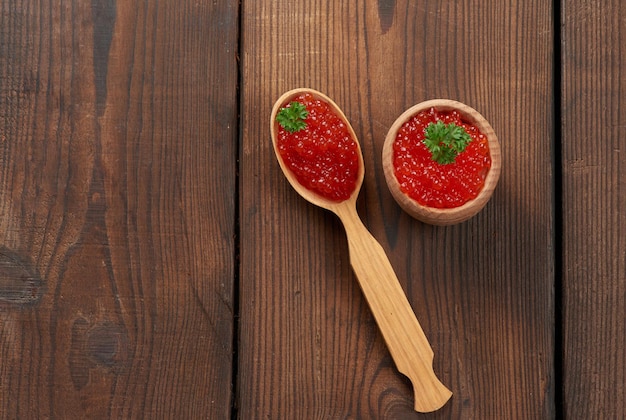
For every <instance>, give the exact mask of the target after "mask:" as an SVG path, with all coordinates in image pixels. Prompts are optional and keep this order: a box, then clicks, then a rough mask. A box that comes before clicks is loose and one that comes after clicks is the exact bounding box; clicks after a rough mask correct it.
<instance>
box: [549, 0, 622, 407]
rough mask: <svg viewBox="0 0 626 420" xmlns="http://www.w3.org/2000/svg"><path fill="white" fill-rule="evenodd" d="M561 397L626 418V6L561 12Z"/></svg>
mask: <svg viewBox="0 0 626 420" xmlns="http://www.w3.org/2000/svg"><path fill="white" fill-rule="evenodd" d="M562 23H563V32H562V35H563V39H562V57H563V65H562V69H563V71H562V106H561V110H562V113H563V118H562V136H561V138H562V141H561V144H562V161H561V165H562V171H563V187H562V189H563V208H562V214H563V237H562V245H563V284H562V290H563V356H564V357H563V381H562V384H563V385H562V386H563V389H562V392H563V400H564V405H565V409H566V411H567V413H569V414H571V415H572V417H577V418H600V417H601V418H623V417H624V416H626V393H625V391H624V384H625V383H626V350H624V349H625V348H626V213H625V212H624V209H625V208H626V173H625V169H626V108H625V102H624V98H625V97H626V70H625V68H626V48H625V47H624V46H625V45H626V5H625V4H624V3H623V2H619V1H612V2H607V3H602V7H598V4H596V3H595V2H589V1H580V2H571V4H568V6H567V7H566V8H565V9H564V10H563V14H562Z"/></svg>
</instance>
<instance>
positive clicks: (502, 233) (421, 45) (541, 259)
mask: <svg viewBox="0 0 626 420" xmlns="http://www.w3.org/2000/svg"><path fill="white" fill-rule="evenodd" d="M240 3H241V4H240ZM625 16H626V6H625V3H623V2H620V1H617V0H612V1H607V2H600V1H584V0H577V1H575V0H570V1H568V0H563V1H555V2H552V1H548V0H538V1H533V2H524V1H521V0H517V1H508V2H503V1H499V0H456V1H427V0H426V1H413V0H378V1H374V0H365V1H331V0H317V1H313V2H305V1H285V0H279V1H270V0H254V1H252V0H244V1H241V2H238V1H237V0H214V1H209V0H199V1H195V0H194V1H187V0H175V1H174V0H161V1H142V2H132V1H122V0H120V1H115V0H91V1H90V2H88V1H76V0H74V1H69V0H68V1H59V0H55V1H50V2H44V1H30V0H2V1H0V418H3V419H27V418H28V419H42V418H55V419H67V418H151V419H152V418H173V419H188V418H210V419H226V418H241V419H257V418H258V419H261V418H271V419H308V418H311V419H313V418H315V419H325V418H361V419H374V418H388V419H404V418H427V417H431V418H452V419H456V418H476V419H513V418H515V419H538V418H554V417H561V416H563V417H565V418H573V419H578V418H580V419H587V418H606V419H609V418H616V419H617V418H623V417H624V416H626V403H625V401H626V398H625V397H626V396H625V391H624V383H625V382H626V351H625V350H624V348H625V346H626V322H625V318H626V303H625V301H626V274H625V273H626V251H625V250H626V211H624V209H625V208H626V173H625V172H626V100H624V98H625V97H626V47H624V45H626V18H625ZM301 86H306V87H312V88H315V89H318V90H320V91H323V92H324V93H326V94H327V95H329V96H330V97H331V98H333V99H334V100H335V101H336V102H337V103H338V104H339V105H340V106H341V107H342V109H343V110H344V112H345V113H346V115H347V116H348V118H349V119H350V121H351V122H352V124H353V126H354V128H355V131H356V133H357V135H358V136H359V139H360V141H361V144H362V149H363V154H364V158H365V164H366V177H365V182H364V186H363V190H362V192H361V196H360V199H359V203H358V208H359V213H360V215H361V216H362V218H363V220H364V222H365V224H366V225H367V226H368V228H369V229H370V230H371V232H372V233H373V234H374V236H375V237H376V238H377V239H378V240H379V241H380V242H381V244H382V245H383V247H384V249H385V251H386V252H387V254H388V255H389V258H390V260H391V262H392V264H393V266H394V267H395V269H396V272H397V275H398V277H399V280H400V282H401V284H402V287H403V288H404V290H405V291H406V293H407V296H408V297H409V300H410V302H411V304H412V305H413V307H414V309H415V312H416V314H417V317H418V319H419V320H420V322H421V324H422V326H423V328H424V330H425V332H426V335H427V337H428V338H429V340H430V342H431V344H432V347H433V349H434V352H435V360H434V369H435V372H437V374H438V375H439V376H440V377H441V379H442V381H443V382H444V383H445V384H446V385H447V386H448V387H449V388H450V389H451V390H452V391H453V392H454V396H453V398H452V400H451V401H450V402H448V404H447V405H446V406H444V407H443V408H442V409H441V410H440V411H438V412H436V413H433V414H427V415H422V414H417V413H415V412H413V411H412V407H413V397H412V388H411V386H410V383H409V382H408V380H407V379H406V378H404V377H403V376H402V375H401V374H399V373H398V372H397V370H396V369H395V366H394V364H393V361H392V359H391V357H390V355H389V353H388V350H387V348H386V346H385V344H384V342H383V340H382V337H381V335H380V333H379V331H378V329H377V327H376V324H375V322H374V320H373V317H372V315H371V313H370V311H369V308H368V306H367V304H366V302H365V300H364V298H363V296H362V294H361V291H360V289H359V286H358V284H357V282H356V279H355V277H354V275H353V273H352V270H351V268H350V265H349V260H348V255H347V242H346V239H345V235H344V231H343V228H342V226H341V225H340V223H339V221H338V220H337V219H336V218H335V217H334V216H333V215H332V214H331V213H329V212H326V211H324V210H320V209H319V208H316V207H314V206H312V205H311V204H309V203H307V202H305V201H304V200H303V199H301V198H300V197H299V196H298V195H297V194H296V193H295V191H294V190H293V189H292V188H291V187H290V186H289V185H288V183H287V182H286V180H285V178H284V177H283V175H282V173H281V171H280V169H279V166H278V164H277V162H276V159H275V157H274V155H273V152H272V149H271V144H270V138H269V114H270V110H271V107H272V104H273V102H274V101H275V100H276V99H277V98H278V96H280V94H282V93H283V92H285V91H287V90H289V89H292V88H295V87H301ZM438 97H443V98H451V99H456V100H459V101H462V102H465V103H467V104H468V105H470V106H472V107H474V108H476V109H477V110H479V111H480V112H481V113H482V114H483V115H485V116H486V117H487V119H488V120H489V121H490V122H491V124H492V125H493V126H494V128H495V130H496V132H497V134H498V136H499V139H500V141H501V145H502V153H503V172H502V176H501V178H500V183H499V185H498V188H497V189H496V192H495V194H494V196H493V198H492V200H491V201H490V202H489V204H488V205H487V207H486V208H485V209H484V210H483V211H482V212H481V213H480V214H479V215H477V216H476V217H474V218H473V219H471V220H469V221H467V222H465V223H462V224H459V225H455V226H451V227H434V226H430V225H426V224H423V223H421V222H418V221H416V220H414V219H412V218H410V217H409V216H408V215H406V214H405V213H404V212H403V211H401V210H400V208H399V207H398V205H397V204H396V203H395V201H393V199H392V197H391V194H390V193H389V191H388V189H387V187H386V184H385V180H384V176H383V171H382V167H381V150H382V145H383V140H384V137H385V134H386V132H387V130H388V129H389V127H390V125H391V124H392V122H393V121H394V120H395V118H396V117H397V116H398V115H400V113H401V112H402V111H403V110H405V109H406V108H408V107H409V106H411V105H413V104H415V103H418V102H421V101H423V100H426V99H432V98H438Z"/></svg>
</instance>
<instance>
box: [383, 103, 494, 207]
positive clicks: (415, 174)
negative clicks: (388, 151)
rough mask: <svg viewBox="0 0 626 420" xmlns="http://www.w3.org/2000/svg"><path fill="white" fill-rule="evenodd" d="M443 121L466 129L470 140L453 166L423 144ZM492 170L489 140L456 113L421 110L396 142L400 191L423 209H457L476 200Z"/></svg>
mask: <svg viewBox="0 0 626 420" xmlns="http://www.w3.org/2000/svg"><path fill="white" fill-rule="evenodd" d="M440 120H441V121H443V122H444V123H445V124H450V123H454V124H456V125H457V126H460V127H463V128H464V129H465V131H467V133H468V134H469V135H470V137H471V141H470V143H469V144H468V145H467V147H466V148H465V150H463V151H462V152H461V153H459V154H458V155H457V156H456V159H455V162H454V163H449V164H441V163H438V162H436V161H435V160H433V159H432V154H431V152H430V150H428V148H427V147H426V145H425V144H424V131H425V129H426V127H427V126H428V125H429V124H430V123H435V122H437V121H440ZM490 167H491V156H490V154H489V143H488V140H487V137H486V136H485V135H484V134H483V133H481V132H480V131H479V129H478V128H476V127H475V126H474V125H472V124H471V123H469V122H468V121H466V120H464V119H463V118H462V116H461V114H459V113H458V112H457V111H437V110H436V109H435V108H430V109H427V110H425V111H422V112H420V113H418V114H417V115H415V116H414V117H412V118H411V119H409V120H408V121H407V122H405V123H404V124H403V125H402V127H400V129H399V130H398V134H397V136H396V139H395V142H394V143H393V169H394V174H395V176H396V179H397V180H398V183H399V186H400V189H401V190H402V192H403V193H405V194H407V195H408V196H409V197H411V198H412V199H414V200H415V201H417V202H418V203H419V204H421V205H423V206H428V207H434V208H442V209H443V208H454V207H459V206H462V205H463V204H465V203H467V202H468V201H470V200H472V199H474V198H476V196H477V195H478V194H479V193H480V191H481V190H482V188H483V186H484V184H485V178H486V177H487V173H488V172H489V168H490Z"/></svg>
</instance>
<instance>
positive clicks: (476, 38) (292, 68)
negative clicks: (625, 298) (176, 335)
mask: <svg viewBox="0 0 626 420" xmlns="http://www.w3.org/2000/svg"><path fill="white" fill-rule="evenodd" d="M242 6H243V8H242V36H243V38H242V51H241V56H242V86H241V92H242V96H241V101H242V102H241V103H242V106H241V109H242V116H243V117H244V118H242V149H241V163H240V164H241V169H240V171H241V172H240V174H241V220H240V227H241V243H242V248H241V269H240V273H241V274H240V275H241V284H240V299H241V315H240V345H239V368H238V371H239V377H238V399H237V404H238V413H239V415H240V416H241V417H242V418H410V417H414V416H415V417H418V416H419V414H417V413H415V412H414V411H413V398H412V394H411V386H410V383H409V382H408V380H407V379H406V378H404V377H403V376H402V375H401V374H399V373H398V371H397V370H396V368H395V366H394V365H393V361H392V359H391V357H390V355H389V353H388V351H387V349H386V347H385V345H384V342H383V340H382V337H381V335H380V334H379V332H378V330H377V327H376V325H375V323H374V320H373V318H372V316H371V314H370V312H369V310H368V307H367V305H366V303H365V301H364V298H363V296H362V294H361V292H360V290H359V287H358V285H357V282H356V279H355V278H354V275H353V273H352V271H351V269H350V266H349V260H348V248H347V243H346V240H345V237H344V232H343V229H342V228H341V225H340V224H339V222H338V220H337V219H336V218H335V217H334V216H333V215H332V214H331V213H330V212H325V211H323V210H320V209H318V208H316V207H314V206H312V205H310V204H309V203H307V202H306V201H304V200H303V199H302V198H301V197H299V196H298V195H297V193H296V192H295V191H293V189H291V187H290V186H289V184H288V182H287V181H286V180H285V179H284V177H283V175H282V173H281V171H280V168H279V166H278V163H277V162H276V159H275V157H274V156H273V152H272V146H271V141H270V137H269V126H268V124H267V116H268V115H269V114H270V112H271V107H272V104H273V102H274V101H275V100H276V99H277V98H278V97H279V96H280V95H281V94H282V93H283V92H285V91H287V90H290V89H292V88H296V87H311V88H314V89H317V90H320V91H322V92H324V93H326V94H327V95H328V96H330V97H331V98H332V99H333V100H334V101H335V102H337V104H338V105H339V106H340V107H341V108H342V109H343V111H344V112H345V114H346V115H347V117H348V118H349V120H350V121H351V123H352V125H353V127H354V129H355V131H356V134H357V136H358V137H359V139H360V141H361V146H362V149H363V154H364V158H365V165H366V174H365V181H364V186H363V187H364V188H363V190H362V193H361V197H360V199H359V212H360V215H361V217H362V218H363V219H364V221H365V224H366V225H367V226H368V228H369V229H370V230H371V231H372V233H373V234H374V236H375V237H376V238H377V239H378V240H379V241H380V242H381V243H382V245H383V247H384V248H385V251H386V253H387V255H389V257H390V260H391V263H392V265H393V267H394V269H395V270H396V272H397V274H398V277H399V279H400V281H401V283H402V286H403V288H404V290H405V291H406V292H407V294H408V296H409V300H410V301H411V304H412V305H413V307H414V308H415V310H416V314H417V317H418V319H419V320H420V323H421V324H422V326H423V327H424V330H425V333H426V336H427V337H428V339H429V340H430V342H431V344H432V346H433V349H434V352H435V355H436V356H435V361H434V368H435V372H439V373H440V377H441V379H442V382H444V383H445V384H446V385H448V386H449V387H450V388H451V390H452V391H453V392H454V396H453V399H452V400H451V401H450V402H449V403H448V404H447V405H446V406H444V408H443V409H441V410H440V411H438V412H437V413H435V414H432V415H431V416H432V417H433V418H550V417H552V416H554V415H555V407H554V395H555V388H554V387H555V383H554V381H555V378H554V371H553V351H554V348H553V339H554V335H553V333H554V328H553V325H554V324H553V322H554V312H553V311H554V302H553V298H554V296H553V286H554V282H553V275H554V254H553V249H554V239H553V227H554V226H553V220H552V213H553V202H552V189H551V184H552V172H551V165H552V161H551V143H552V141H553V140H554V139H553V138H552V136H553V134H552V132H553V124H552V111H551V109H552V108H551V107H552V104H553V101H552V96H551V95H552V70H553V68H552V58H553V57H552V54H553V49H552V36H553V28H552V21H551V16H552V2H549V1H535V2H533V3H532V5H529V4H527V3H524V4H521V3H520V4H518V3H516V2H510V3H506V4H504V3H502V2H496V1H488V2H484V1H480V2H479V1H472V0H459V1H454V2H426V3H424V2H414V1H406V0H405V1H401V0H398V1H373V0H353V1H346V2H333V1H326V0H316V1H314V2H307V3H302V2H300V3H293V2H287V1H286V0H283V1H269V0H260V1H255V2H243V4H242ZM436 97H442V98H451V99H455V100H459V101H461V102H464V103H467V104H468V105H470V106H472V107H473V108H475V109H477V110H478V111H479V112H480V113H481V114H483V115H484V116H485V117H486V118H487V119H488V120H489V121H490V122H491V124H492V125H493V127H494V129H495V130H496V133H497V135H498V138H499V139H500V141H501V145H502V153H503V162H502V168H503V171H502V175H501V178H500V183H499V185H498V188H497V189H496V191H495V193H494V196H493V198H492V200H491V201H490V203H489V204H488V205H487V206H486V208H485V209H484V210H483V211H482V212H481V213H480V214H479V215H478V216H476V217H475V218H473V219H471V220H470V221H468V222H466V223H463V224H461V225H458V226H452V227H433V226H427V225H424V224H421V223H420V222H417V221H415V220H413V219H412V218H410V217H409V216H408V215H406V214H404V213H403V212H402V211H401V210H400V208H399V207H398V206H397V204H396V203H395V201H394V200H393V199H392V197H391V195H390V193H389V191H388V190H387V187H386V184H385V180H384V175H383V171H382V166H381V152H382V146H383V141H384V138H385V135H386V132H387V130H388V129H389V127H390V126H391V124H392V123H393V121H394V120H395V119H396V117H397V116H399V115H400V114H401V113H402V112H403V111H404V110H405V109H406V108H408V107H410V106H411V105H414V104H416V103H418V102H421V101H423V100H426V99H431V98H436Z"/></svg>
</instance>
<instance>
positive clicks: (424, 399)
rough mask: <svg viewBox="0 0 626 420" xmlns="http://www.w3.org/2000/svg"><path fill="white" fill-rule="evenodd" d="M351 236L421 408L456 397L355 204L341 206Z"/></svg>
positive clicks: (356, 263)
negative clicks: (440, 375)
mask: <svg viewBox="0 0 626 420" xmlns="http://www.w3.org/2000/svg"><path fill="white" fill-rule="evenodd" d="M337 210H338V211H337V215H338V216H339V218H340V219H341V220H342V222H343V224H344V226H345V229H346V234H347V237H348V248H349V251H350V264H351V265H352V269H353V270H354V272H355V274H356V277H357V278H358V280H359V284H360V286H361V290H362V291H363V294H364V295H365V298H366V300H367V302H368V304H369V306H370V309H371V311H372V313H373V314H374V318H375V319H376V323H377V324H378V327H379V329H380V330H381V332H382V335H383V338H384V339H385V342H386V343H387V347H388V348H389V352H390V353H391V357H392V358H393V360H394V361H395V363H396V367H397V368H398V370H399V371H400V372H401V373H403V374H404V375H406V376H407V377H408V378H409V379H410V380H411V383H412V384H413V391H414V394H415V411H419V412H424V413H425V412H431V411H435V410H438V409H439V408H441V407H442V406H443V405H444V404H445V403H446V402H447V401H448V400H449V399H450V397H451V396H452V392H451V391H450V390H449V389H448V388H446V387H445V386H444V385H443V384H442V383H441V381H439V379H438V378H437V376H436V375H435V372H434V370H433V350H432V348H431V346H430V344H429V342H428V339H427V338H426V335H425V334H424V331H423V330H422V327H421V326H420V324H419V322H418V321H417V318H416V317H415V314H414V313H413V310H412V308H411V305H410V303H409V301H408V299H407V297H406V295H405V294H404V290H403V289H402V286H401V285H400V283H399V281H398V278H397V277H396V274H395V272H394V271H393V267H392V266H391V263H390V262H389V259H388V258H387V255H386V254H385V251H384V249H383V247H382V246H381V245H380V244H379V243H378V241H376V239H375V238H374V237H373V236H372V234H371V233H370V232H369V231H368V230H367V228H366V227H365V225H363V222H362V221H361V219H360V218H359V216H358V214H357V213H356V210H355V209H354V208H350V207H343V208H340V209H337Z"/></svg>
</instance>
